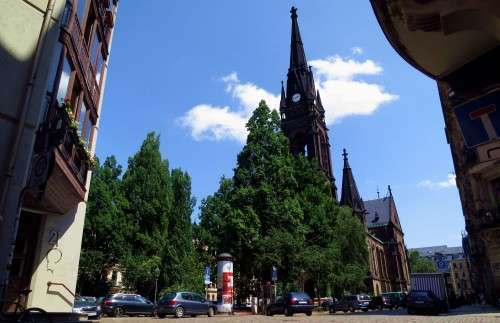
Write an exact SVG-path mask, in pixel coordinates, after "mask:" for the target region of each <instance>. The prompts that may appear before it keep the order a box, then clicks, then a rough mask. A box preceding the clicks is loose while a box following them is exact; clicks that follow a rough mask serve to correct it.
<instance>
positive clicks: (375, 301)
mask: <svg viewBox="0 0 500 323" xmlns="http://www.w3.org/2000/svg"><path fill="white" fill-rule="evenodd" d="M394 307H395V303H394V302H393V301H392V300H391V298H390V297H388V296H374V297H372V299H371V301H370V304H369V305H368V308H369V309H371V310H382V309H384V308H388V309H391V310H392V309H393V308H394Z"/></svg>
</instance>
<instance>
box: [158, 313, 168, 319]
mask: <svg viewBox="0 0 500 323" xmlns="http://www.w3.org/2000/svg"><path fill="white" fill-rule="evenodd" d="M165 316H167V315H166V314H165V313H158V317H159V318H161V319H164V318H165Z"/></svg>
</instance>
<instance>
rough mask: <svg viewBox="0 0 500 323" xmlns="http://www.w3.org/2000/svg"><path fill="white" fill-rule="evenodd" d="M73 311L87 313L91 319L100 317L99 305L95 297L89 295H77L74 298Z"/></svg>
mask: <svg viewBox="0 0 500 323" xmlns="http://www.w3.org/2000/svg"><path fill="white" fill-rule="evenodd" d="M73 313H78V314H87V317H88V318H89V319H92V320H99V319H101V306H99V304H97V299H96V298H95V297H90V296H79V297H76V298H75V303H74V305H73Z"/></svg>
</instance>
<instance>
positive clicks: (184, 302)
mask: <svg viewBox="0 0 500 323" xmlns="http://www.w3.org/2000/svg"><path fill="white" fill-rule="evenodd" d="M215 311H216V306H215V304H213V303H211V302H209V301H207V300H206V299H205V298H204V297H203V296H201V295H200V294H198V293H193V292H173V293H168V294H165V295H164V296H163V297H162V298H160V301H159V302H158V308H157V313H158V317H159V318H164V317H165V316H167V315H175V317H177V318H181V317H183V316H186V315H191V316H196V315H208V316H213V315H214V314H215Z"/></svg>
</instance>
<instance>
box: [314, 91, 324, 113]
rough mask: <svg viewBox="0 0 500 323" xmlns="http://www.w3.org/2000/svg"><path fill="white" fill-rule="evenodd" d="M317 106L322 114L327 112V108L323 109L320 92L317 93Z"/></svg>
mask: <svg viewBox="0 0 500 323" xmlns="http://www.w3.org/2000/svg"><path fill="white" fill-rule="evenodd" d="M316 105H317V106H318V108H319V110H320V111H321V112H325V108H323V102H321V96H320V95H319V90H317V91H316Z"/></svg>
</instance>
